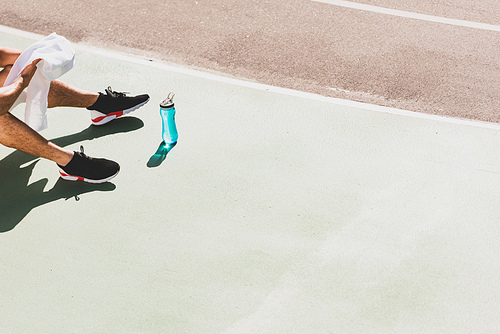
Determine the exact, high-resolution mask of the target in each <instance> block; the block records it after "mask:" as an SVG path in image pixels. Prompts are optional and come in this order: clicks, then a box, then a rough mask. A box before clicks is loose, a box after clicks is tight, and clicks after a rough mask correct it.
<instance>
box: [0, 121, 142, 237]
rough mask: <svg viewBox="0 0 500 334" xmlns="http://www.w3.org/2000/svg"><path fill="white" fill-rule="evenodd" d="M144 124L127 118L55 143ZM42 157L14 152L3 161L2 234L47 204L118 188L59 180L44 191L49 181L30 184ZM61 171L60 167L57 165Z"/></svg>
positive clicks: (0, 168) (0, 177) (0, 190)
mask: <svg viewBox="0 0 500 334" xmlns="http://www.w3.org/2000/svg"><path fill="white" fill-rule="evenodd" d="M143 126H144V123H143V122H142V121H141V120H140V119H138V118H135V117H131V116H129V117H123V118H120V119H117V120H114V121H113V122H111V123H109V124H106V126H94V125H91V126H89V127H88V128H86V129H84V130H82V131H81V132H78V133H75V134H71V135H67V136H64V137H59V138H55V139H53V140H51V142H53V143H55V144H57V145H59V146H62V147H64V146H67V145H71V144H75V143H78V142H80V141H84V140H91V139H96V138H100V137H104V136H108V135H112V134H116V133H124V132H130V131H134V130H137V129H140V128H141V127H143ZM38 161H39V158H36V157H34V156H32V155H30V154H27V153H24V152H21V151H14V152H12V153H11V154H9V155H8V156H6V157H5V158H3V159H2V160H0V171H1V172H0V233H3V232H7V231H10V230H12V229H13V228H15V227H16V226H17V225H18V224H19V223H20V222H21V221H22V220H23V219H24V217H26V215H28V214H29V213H30V212H31V210H33V209H35V208H36V207H39V206H41V205H44V204H48V203H50V202H53V201H56V200H59V199H66V200H67V199H69V198H72V197H75V198H76V199H77V200H78V195H81V194H85V193H89V192H93V191H112V190H114V189H115V188H116V186H115V185H114V184H112V183H110V182H106V183H101V184H91V183H84V182H72V181H65V180H63V179H59V180H58V181H57V182H56V184H55V185H54V186H53V187H52V189H50V190H49V191H44V188H45V186H46V185H47V183H48V179H45V178H44V179H41V180H38V181H36V182H34V183H31V184H29V185H28V182H29V179H30V177H31V175H32V172H33V169H34V167H35V166H36V164H37V163H38ZM56 168H57V166H56Z"/></svg>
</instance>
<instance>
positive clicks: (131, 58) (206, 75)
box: [0, 25, 500, 130]
mask: <svg viewBox="0 0 500 334" xmlns="http://www.w3.org/2000/svg"><path fill="white" fill-rule="evenodd" d="M0 33H5V34H10V35H14V36H19V37H23V38H27V39H32V40H33V41H36V40H39V39H41V38H43V37H45V36H43V35H38V34H35V33H30V32H26V31H22V30H18V29H14V28H10V27H6V26H2V25H0ZM0 37H1V36H0ZM72 45H73V47H74V48H75V49H76V50H81V51H85V52H89V53H93V54H96V55H101V56H105V57H108V58H113V59H116V60H122V61H126V62H130V63H135V64H139V65H144V66H149V67H154V68H158V69H162V70H166V71H171V72H174V73H180V74H185V75H189V76H194V77H198V78H202V79H207V80H211V81H216V82H223V83H227V84H231V85H235V86H239V87H246V88H251V89H257V90H261V91H267V92H271V93H276V94H282V95H288V96H293V97H298V98H303V99H309V100H313V101H319V102H325V103H330V104H334V105H338V106H345V107H351V108H356V109H361V110H370V111H375V112H380V113H385V114H392V115H398V116H406V117H413V118H419V119H426V120H430V121H436V122H444V123H450V124H458V125H465V126H472V127H477V128H485V129H492V130H500V124H499V123H491V122H483V121H476V120H469V119H462V118H453V117H447V116H438V115H431V114H424V113H419V112H415V111H409V110H404V109H398V108H392V107H385V106H379V105H375V104H370V103H365V102H357V101H351V100H345V99H340V98H335V97H327V96H323V95H318V94H314V93H307V92H301V91H297V90H293V89H288V88H281V87H276V86H270V85H266V84H261V83H258V82H254V81H246V80H242V79H238V78H234V77H227V76H223V75H222V74H214V73H210V72H205V71H201V70H197V69H192V68H188V67H183V66H179V65H173V64H167V63H165V62H162V61H161V60H156V59H151V58H145V57H141V56H137V55H130V54H125V53H120V52H114V51H109V50H105V49H101V48H98V47H94V46H91V45H86V44H83V43H72Z"/></svg>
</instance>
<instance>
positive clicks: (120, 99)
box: [87, 87, 149, 125]
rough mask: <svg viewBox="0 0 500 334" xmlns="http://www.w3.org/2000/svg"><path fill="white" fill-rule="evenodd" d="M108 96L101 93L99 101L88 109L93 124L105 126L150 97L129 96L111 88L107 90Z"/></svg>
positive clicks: (143, 95)
mask: <svg viewBox="0 0 500 334" xmlns="http://www.w3.org/2000/svg"><path fill="white" fill-rule="evenodd" d="M105 92H106V94H103V93H99V97H98V98H97V101H96V102H95V103H94V104H93V105H91V106H90V107H88V108H87V109H88V110H90V118H91V119H92V124H94V125H103V124H106V123H108V122H111V121H112V120H114V119H115V118H118V117H120V116H123V115H125V114H128V113H129V112H132V111H134V110H136V109H138V108H140V107H142V106H143V105H145V104H146V103H148V101H149V95H147V94H142V95H137V96H127V94H126V93H121V92H114V91H112V90H111V87H108V88H106V89H105Z"/></svg>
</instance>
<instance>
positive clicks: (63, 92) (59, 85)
mask: <svg viewBox="0 0 500 334" xmlns="http://www.w3.org/2000/svg"><path fill="white" fill-rule="evenodd" d="M98 97H99V94H96V93H91V92H87V91H85V90H81V89H78V88H75V87H72V86H70V85H67V84H65V83H63V82H61V81H57V80H54V81H52V82H51V83H50V89H49V96H48V107H49V108H54V107H76V108H86V107H90V106H91V105H93V104H94V103H95V101H97V98H98Z"/></svg>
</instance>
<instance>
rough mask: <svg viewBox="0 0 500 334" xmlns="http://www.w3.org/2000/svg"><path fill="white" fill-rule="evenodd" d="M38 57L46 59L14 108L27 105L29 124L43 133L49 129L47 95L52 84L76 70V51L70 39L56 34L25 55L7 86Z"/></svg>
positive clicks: (20, 57) (17, 63) (33, 46)
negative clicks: (74, 68) (70, 71)
mask: <svg viewBox="0 0 500 334" xmlns="http://www.w3.org/2000/svg"><path fill="white" fill-rule="evenodd" d="M38 58H42V60H41V61H40V62H39V63H38V64H37V65H36V66H37V68H38V69H37V71H36V72H35V74H34V75H33V78H32V79H31V82H30V84H29V85H28V87H27V88H26V90H25V91H24V92H23V93H22V94H21V96H20V97H19V98H18V100H17V101H16V103H14V106H13V107H12V108H14V107H15V106H16V105H18V104H19V103H21V102H26V109H25V114H24V117H25V122H26V124H28V125H29V126H30V127H32V128H33V129H34V130H36V131H41V130H44V129H46V128H47V114H46V113H47V96H48V94H49V88H50V82H51V81H52V80H55V79H57V78H59V77H60V76H61V75H63V74H64V73H66V72H68V71H69V70H70V69H71V68H73V64H74V60H75V51H74V50H73V48H72V47H71V44H70V42H69V41H68V40H67V39H66V38H64V37H62V36H59V35H57V34H56V33H52V34H50V35H49V36H47V37H45V38H44V39H42V40H40V41H38V42H36V43H35V44H33V45H31V46H30V47H29V48H27V49H26V50H24V51H23V53H21V55H20V56H19V58H17V60H16V62H15V63H14V65H13V67H12V69H11V71H10V73H9V75H8V76H7V79H6V80H5V84H4V86H7V85H10V84H11V83H12V82H14V81H15V80H16V79H17V78H18V77H19V75H20V74H21V72H22V71H23V69H24V68H25V67H26V66H27V65H29V64H31V63H32V62H33V61H34V60H35V59H38ZM12 108H11V109H12Z"/></svg>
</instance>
